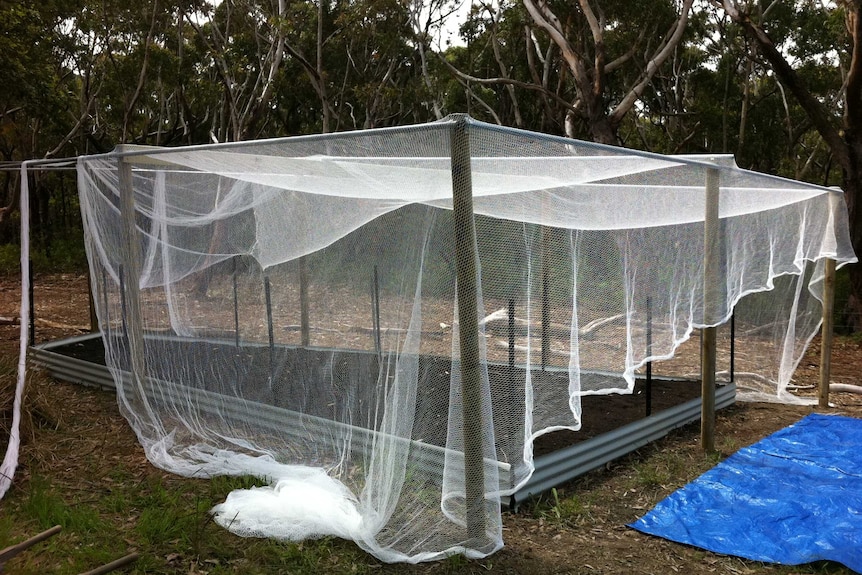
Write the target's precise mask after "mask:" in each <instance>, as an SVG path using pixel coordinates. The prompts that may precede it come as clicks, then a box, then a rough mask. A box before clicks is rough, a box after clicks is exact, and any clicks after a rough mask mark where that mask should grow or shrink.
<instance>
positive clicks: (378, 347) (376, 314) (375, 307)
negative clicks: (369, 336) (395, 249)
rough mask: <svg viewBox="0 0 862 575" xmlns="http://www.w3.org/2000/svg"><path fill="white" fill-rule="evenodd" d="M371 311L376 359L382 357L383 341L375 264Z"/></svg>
mask: <svg viewBox="0 0 862 575" xmlns="http://www.w3.org/2000/svg"><path fill="white" fill-rule="evenodd" d="M371 313H372V318H371V322H372V326H373V328H374V351H376V352H377V360H378V361H380V360H381V359H382V357H383V342H382V339H381V337H380V281H379V278H378V276H377V266H374V276H373V277H372V279H371Z"/></svg>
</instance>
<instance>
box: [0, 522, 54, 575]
mask: <svg viewBox="0 0 862 575" xmlns="http://www.w3.org/2000/svg"><path fill="white" fill-rule="evenodd" d="M62 529H63V528H62V527H60V526H59V525H55V526H53V527H51V528H50V529H48V530H46V531H43V532H42V533H39V534H38V535H35V536H33V537H31V538H30V539H27V540H26V541H22V542H20V543H16V544H15V545H11V546H9V547H7V548H6V549H3V550H2V551H0V571H2V570H3V564H4V563H6V562H7V561H9V560H10V559H12V558H13V557H15V556H16V555H18V554H20V553H23V552H24V551H26V550H27V549H29V548H30V547H32V546H34V545H36V544H37V543H41V542H42V541H44V540H45V539H48V538H50V537H53V536H54V535H56V534H57V533H59V532H60V531H61V530H62Z"/></svg>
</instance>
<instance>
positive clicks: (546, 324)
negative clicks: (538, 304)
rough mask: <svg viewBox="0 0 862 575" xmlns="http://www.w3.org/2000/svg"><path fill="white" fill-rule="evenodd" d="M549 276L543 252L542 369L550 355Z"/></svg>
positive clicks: (546, 258)
mask: <svg viewBox="0 0 862 575" xmlns="http://www.w3.org/2000/svg"><path fill="white" fill-rule="evenodd" d="M543 246H544V238H543ZM550 283H551V276H550V270H548V257H547V252H546V251H545V252H543V261H542V371H545V366H547V365H548V363H549V361H550V357H549V356H550V355H551V304H550V302H549V301H548V290H549V289H550Z"/></svg>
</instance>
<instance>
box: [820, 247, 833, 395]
mask: <svg viewBox="0 0 862 575" xmlns="http://www.w3.org/2000/svg"><path fill="white" fill-rule="evenodd" d="M834 312H835V260H834V259H832V258H827V259H826V260H825V261H824V262H823V325H822V326H821V328H820V385H819V387H818V390H817V391H818V393H817V403H818V405H819V406H820V407H824V408H825V407H829V380H830V379H831V376H832V332H833V330H834V329H835V318H834Z"/></svg>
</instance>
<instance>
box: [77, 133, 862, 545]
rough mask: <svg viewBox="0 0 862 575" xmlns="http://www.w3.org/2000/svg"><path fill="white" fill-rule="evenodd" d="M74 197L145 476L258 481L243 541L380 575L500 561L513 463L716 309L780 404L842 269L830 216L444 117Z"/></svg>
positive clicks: (739, 187) (825, 202)
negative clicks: (366, 556) (452, 558)
mask: <svg viewBox="0 0 862 575" xmlns="http://www.w3.org/2000/svg"><path fill="white" fill-rule="evenodd" d="M708 177H712V178H713V181H715V182H717V183H718V189H719V190H720V194H719V213H720V226H719V230H720V233H719V240H718V241H719V244H718V245H717V246H715V247H716V252H715V253H717V254H719V257H718V260H717V265H716V266H713V268H714V269H713V268H707V267H705V265H704V251H705V250H704V243H705V241H704V214H705V208H706V199H705V198H706V193H705V188H706V186H707V184H706V182H707V180H708ZM79 180H80V182H79V183H80V194H81V206H82V210H83V214H84V218H85V227H86V230H87V249H88V253H89V258H90V264H91V271H92V284H93V287H94V288H95V294H96V295H95V303H96V307H97V310H98V317H99V321H100V326H101V330H102V333H103V334H104V339H105V344H106V350H107V358H106V359H107V362H108V365H109V367H111V369H112V372H113V374H114V377H115V379H116V382H117V389H118V394H119V402H120V406H121V409H122V411H123V413H124V415H125V416H126V417H127V418H128V420H129V422H130V423H131V425H132V426H133V428H134V429H135V431H136V433H137V434H138V437H139V438H140V440H141V442H142V444H143V445H144V447H145V449H146V453H147V456H148V457H149V458H150V460H151V461H152V462H153V463H155V464H156V465H158V466H160V467H162V468H165V469H168V470H170V471H173V472H176V473H180V474H183V475H189V476H210V475H215V474H252V475H257V476H259V477H265V478H267V479H268V480H269V481H270V482H271V486H270V487H268V488H260V489H254V490H249V491H239V492H235V493H233V494H231V495H230V496H229V497H228V499H227V501H226V502H225V503H224V504H223V505H220V506H218V507H217V508H216V510H215V514H216V518H217V520H218V521H219V522H220V523H221V524H222V525H225V526H226V527H228V528H229V529H231V530H232V531H234V532H236V533H239V534H241V535H257V536H274V537H280V538H287V539H294V540H296V539H301V538H307V537H315V536H322V535H327V534H335V535H338V536H341V537H345V538H349V539H353V540H355V541H356V542H357V543H358V544H359V545H361V546H362V547H363V548H365V549H367V550H368V551H369V552H371V553H373V554H374V555H376V556H377V557H379V558H381V559H383V560H385V561H422V560H428V559H434V558H439V557H442V556H444V555H445V554H449V553H453V552H463V553H466V554H467V555H470V556H483V555H486V554H489V553H492V552H493V551H495V550H496V549H498V548H499V547H500V546H501V545H502V526H501V519H500V502H499V496H500V495H501V494H505V493H512V492H513V491H514V490H515V489H517V488H518V486H519V485H522V484H523V483H524V482H525V481H526V480H527V479H528V478H529V476H530V474H531V472H532V470H533V464H532V460H533V457H532V450H533V447H532V440H533V439H534V438H536V437H537V436H538V435H540V434H543V433H545V432H548V431H551V430H556V429H572V430H577V429H578V428H579V426H580V423H581V415H582V414H581V409H580V397H581V396H582V395H583V394H608V393H620V392H622V393H625V392H630V391H631V390H632V389H633V386H634V383H635V378H636V375H637V371H638V370H639V369H640V368H642V367H643V366H644V365H645V363H646V361H647V360H648V359H653V360H659V359H669V358H671V357H672V356H673V355H674V353H675V351H676V350H677V349H678V348H679V346H681V345H682V344H683V343H684V342H685V341H686V340H688V339H689V338H690V336H691V335H692V332H693V330H694V329H696V328H699V327H703V326H705V325H707V324H708V325H718V324H722V323H724V322H726V321H727V320H728V319H729V317H730V316H731V314H732V312H733V308H734V306H736V308H737V313H736V326H737V342H736V345H737V348H738V349H747V350H748V352H747V353H748V355H749V356H750V357H751V358H752V359H753V361H751V362H749V363H750V365H747V366H745V367H738V368H737V371H738V373H737V377H736V382H737V385H738V386H739V387H740V389H749V390H750V391H753V392H756V393H758V394H761V396H765V395H768V396H771V397H773V398H775V397H780V398H783V399H785V400H790V399H792V396H790V395H789V394H788V393H787V392H786V390H785V388H786V386H787V384H788V382H789V381H790V376H791V374H792V372H793V369H794V368H795V366H796V364H797V362H798V361H799V359H800V357H801V353H802V351H803V349H804V346H805V345H806V344H807V343H808V341H809V340H810V338H811V337H812V336H813V335H814V333H815V331H816V330H817V328H818V326H819V322H820V313H821V311H820V301H819V299H818V298H819V291H818V290H819V289H820V285H821V280H822V267H823V258H827V257H828V258H835V259H837V260H838V262H839V265H840V264H841V263H846V262H848V261H851V260H853V259H855V258H854V256H853V253H852V250H851V248H850V242H849V238H848V233H847V216H846V209H845V206H844V200H843V197H842V195H841V193H840V192H834V191H830V190H827V189H824V188H818V187H813V186H809V185H805V184H800V183H797V182H792V181H787V180H782V179H778V178H771V177H766V176H761V175H757V174H753V173H750V172H745V171H742V170H739V169H737V168H735V167H734V166H733V162H732V160H730V159H728V158H700V159H698V158H694V157H660V156H656V155H646V154H640V153H637V152H632V151H628V150H623V149H615V148H609V147H600V146H595V145H592V144H585V143H582V142H577V141H573V140H568V139H563V138H555V137H549V136H544V135H539V134H533V133H528V132H523V131H517V130H510V129H505V128H500V127H497V126H491V125H486V124H482V123H479V122H475V121H473V120H470V119H466V118H463V117H451V118H448V119H446V120H444V121H441V122H437V123H433V124H429V125H422V126H413V127H407V128H394V129H384V130H373V131H367V132H355V133H344V134H332V135H327V136H316V137H300V138H289V139H281V140H271V141H263V142H247V143H240V144H225V145H214V146H204V147H195V148H182V149H155V148H146V149H137V148H135V149H128V148H127V149H125V150H124V151H123V153H113V154H108V155H103V156H98V157H85V158H81V159H80V161H79ZM131 192H133V193H131ZM453 198H454V200H453ZM471 204H472V205H471ZM471 213H474V214H475V216H472V215H471ZM705 274H706V276H707V277H705ZM773 287H774V289H773ZM705 294H706V295H705ZM750 294H756V295H750ZM705 299H706V300H708V301H706V306H705ZM737 304H738V305H737ZM705 307H706V309H707V312H704V309H705ZM705 314H706V315H705ZM477 325H478V331H477V329H476V326H477ZM648 340H649V341H648ZM671 364H672V361H669V362H668V365H671ZM130 373H131V375H129V374H130ZM694 377H697V375H695V376H694ZM584 416H585V417H588V414H584Z"/></svg>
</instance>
